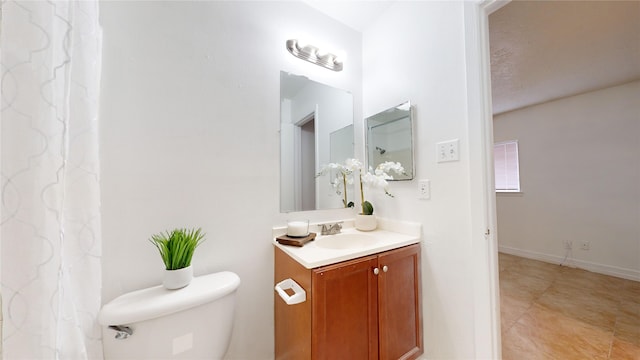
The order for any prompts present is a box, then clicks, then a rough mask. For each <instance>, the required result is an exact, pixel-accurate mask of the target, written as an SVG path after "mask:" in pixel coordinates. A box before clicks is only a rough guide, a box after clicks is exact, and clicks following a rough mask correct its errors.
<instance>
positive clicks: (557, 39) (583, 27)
mask: <svg viewBox="0 0 640 360" xmlns="http://www.w3.org/2000/svg"><path fill="white" fill-rule="evenodd" d="M489 32H490V43H491V45H490V47H491V82H492V95H493V112H494V114H498V113H502V112H506V111H511V110H514V109H518V108H522V107H525V106H530V105H533V104H538V103H543V102H546V101H550V100H553V99H558V98H562V97H566V96H571V95H575V94H580V93H584V92H588V91H593V90H597V89H602V88H606V87H609V86H613V85H619V84H623V83H626V82H629V81H633V80H638V79H640V1H513V2H510V3H509V4H507V5H505V6H504V7H502V8H500V9H499V10H497V11H496V12H494V13H493V14H491V15H490V16H489Z"/></svg>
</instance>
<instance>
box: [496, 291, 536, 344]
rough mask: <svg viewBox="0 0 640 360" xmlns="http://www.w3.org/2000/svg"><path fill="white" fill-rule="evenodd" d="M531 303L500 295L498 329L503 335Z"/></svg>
mask: <svg viewBox="0 0 640 360" xmlns="http://www.w3.org/2000/svg"><path fill="white" fill-rule="evenodd" d="M531 305H532V302H531V301H527V300H522V299H518V298H514V297H512V296H509V295H507V294H502V293H501V294H500V327H501V330H502V334H503V335H504V334H505V333H506V332H507V331H509V329H511V327H512V326H513V324H515V323H516V321H518V319H520V317H522V315H524V314H525V313H526V312H527V310H529V308H530V307H531Z"/></svg>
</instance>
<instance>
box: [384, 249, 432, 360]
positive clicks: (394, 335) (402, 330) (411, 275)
mask: <svg viewBox="0 0 640 360" xmlns="http://www.w3.org/2000/svg"><path fill="white" fill-rule="evenodd" d="M378 267H379V268H380V269H381V271H380V276H379V279H378V281H379V282H378V308H379V313H378V314H379V318H378V321H379V325H378V332H379V341H380V360H398V359H417V358H418V356H420V355H421V354H422V352H423V344H422V311H421V309H422V307H421V306H420V301H421V300H420V288H421V284H420V245H411V246H407V247H404V248H400V249H396V250H391V251H388V252H385V253H382V254H380V256H379V258H378Z"/></svg>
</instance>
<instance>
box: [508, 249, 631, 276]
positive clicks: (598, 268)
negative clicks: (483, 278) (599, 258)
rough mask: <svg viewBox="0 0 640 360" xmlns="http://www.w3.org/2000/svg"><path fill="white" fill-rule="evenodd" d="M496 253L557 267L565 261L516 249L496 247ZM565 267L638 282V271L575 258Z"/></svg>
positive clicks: (560, 258)
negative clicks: (556, 265)
mask: <svg viewBox="0 0 640 360" xmlns="http://www.w3.org/2000/svg"><path fill="white" fill-rule="evenodd" d="M498 251H500V252H502V253H505V254H510V255H515V256H520V257H524V258H527V259H533V260H539V261H544V262H548V263H552V264H558V265H559V264H562V263H563V261H564V260H565V258H564V257H563V256H557V255H550V254H544V253H539V252H535V251H530V250H522V249H517V248H513V247H509V246H498ZM565 265H567V266H571V267H576V268H579V269H583V270H587V271H592V272H595V273H598V274H604V275H610V276H615V277H619V278H622V279H627V280H634V281H640V271H639V270H634V269H625V268H621V267H617V266H611V265H604V264H598V263H593V262H589V261H584V260H578V259H576V258H567V261H565Z"/></svg>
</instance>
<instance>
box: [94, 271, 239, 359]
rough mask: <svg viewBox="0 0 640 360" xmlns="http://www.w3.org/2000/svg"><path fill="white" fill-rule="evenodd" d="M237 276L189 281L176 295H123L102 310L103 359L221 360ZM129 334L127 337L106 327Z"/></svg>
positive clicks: (161, 291)
mask: <svg viewBox="0 0 640 360" xmlns="http://www.w3.org/2000/svg"><path fill="white" fill-rule="evenodd" d="M239 285H240V278H239V277H238V275H236V274H234V273H232V272H228V271H224V272H219V273H214V274H209V275H204V276H197V277H194V278H193V280H192V281H191V283H190V284H189V285H188V286H186V287H184V288H182V289H178V290H167V289H165V288H164V287H163V286H162V285H160V286H155V287H151V288H147V289H142V290H137V291H134V292H131V293H128V294H124V295H122V296H120V297H118V298H116V299H114V300H112V301H110V302H109V303H108V304H106V305H104V306H103V308H102V310H100V314H99V315H98V321H99V322H100V324H101V325H103V344H104V355H105V358H106V359H108V360H110V359H222V357H223V356H224V354H225V353H226V351H227V347H228V346H229V341H230V339H231V331H232V329H233V318H234V310H235V293H236V289H237V288H238V286H239ZM110 325H111V326H119V327H121V328H122V329H124V328H125V327H126V328H127V329H130V330H131V332H132V334H131V335H130V336H126V334H125V333H124V332H120V335H121V336H118V337H119V339H117V338H116V335H117V334H118V332H117V331H115V330H112V329H110V328H109V326H110Z"/></svg>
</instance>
